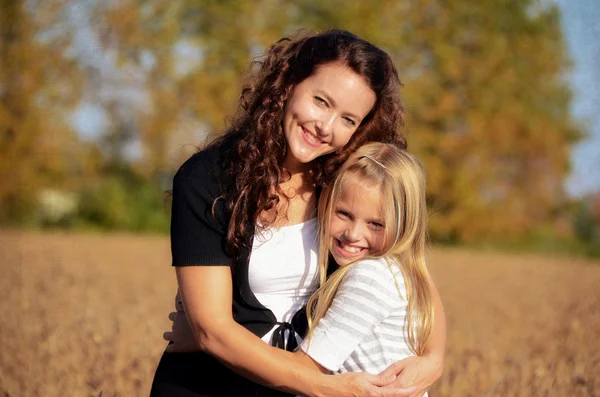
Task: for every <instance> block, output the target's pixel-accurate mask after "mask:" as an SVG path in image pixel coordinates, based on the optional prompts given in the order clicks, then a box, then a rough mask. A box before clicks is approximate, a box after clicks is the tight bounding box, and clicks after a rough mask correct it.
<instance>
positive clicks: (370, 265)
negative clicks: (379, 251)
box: [342, 258, 405, 297]
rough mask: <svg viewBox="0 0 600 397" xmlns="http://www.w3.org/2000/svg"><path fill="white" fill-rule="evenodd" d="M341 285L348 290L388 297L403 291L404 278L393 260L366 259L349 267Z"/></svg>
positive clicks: (395, 295)
mask: <svg viewBox="0 0 600 397" xmlns="http://www.w3.org/2000/svg"><path fill="white" fill-rule="evenodd" d="M350 266H351V268H350V269H348V271H347V273H346V275H345V276H344V280H343V281H342V283H343V284H345V285H346V286H348V287H350V288H360V289H367V290H370V291H372V292H377V293H378V294H384V295H388V296H390V297H392V296H394V297H397V296H398V290H399V289H401V290H404V289H405V286H404V277H403V276H402V271H401V270H400V267H399V265H398V264H397V263H396V261H395V260H394V259H393V258H368V259H363V260H360V261H358V262H355V263H353V264H352V265H350Z"/></svg>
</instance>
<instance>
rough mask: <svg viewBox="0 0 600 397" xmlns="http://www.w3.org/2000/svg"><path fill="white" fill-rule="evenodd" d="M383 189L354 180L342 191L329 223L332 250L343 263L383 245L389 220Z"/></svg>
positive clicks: (337, 259)
mask: <svg viewBox="0 0 600 397" xmlns="http://www.w3.org/2000/svg"><path fill="white" fill-rule="evenodd" d="M381 199H382V194H381V189H380V188H379V187H378V186H376V185H373V184H368V183H367V184H365V183H359V182H358V181H353V182H351V183H350V184H349V185H348V186H347V187H346V188H345V190H344V191H343V192H342V194H341V195H340V199H339V200H338V201H337V203H336V204H335V207H334V211H333V213H332V215H331V220H330V224H329V233H330V236H331V243H330V244H331V245H330V252H331V255H332V256H333V258H334V259H335V261H336V262H337V264H338V265H339V266H345V265H348V264H349V263H351V262H354V261H356V260H358V259H361V258H364V257H366V256H368V255H370V254H372V253H374V252H377V251H380V250H381V248H382V247H383V243H384V236H385V223H384V221H383V217H382V214H381Z"/></svg>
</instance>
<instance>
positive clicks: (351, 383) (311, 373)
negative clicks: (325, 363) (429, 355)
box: [176, 266, 414, 397]
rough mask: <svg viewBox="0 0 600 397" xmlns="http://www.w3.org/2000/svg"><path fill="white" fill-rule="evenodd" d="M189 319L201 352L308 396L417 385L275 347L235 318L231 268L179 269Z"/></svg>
mask: <svg viewBox="0 0 600 397" xmlns="http://www.w3.org/2000/svg"><path fill="white" fill-rule="evenodd" d="M176 271H177V280H178V283H179V289H180V293H181V297H182V298H183V299H182V300H183V305H184V308H185V312H186V314H187V318H188V321H189V324H190V327H191V331H192V333H193V335H194V338H195V340H196V342H197V343H198V345H199V347H200V350H202V351H204V352H206V353H208V354H210V355H212V356H214V357H216V358H217V359H219V360H220V361H221V362H222V363H223V364H225V365H226V366H228V367H230V368H231V369H232V370H234V371H235V372H237V373H239V374H241V375H243V376H245V377H247V378H249V379H251V380H253V381H255V382H257V383H261V384H263V385H265V386H268V387H271V388H274V389H278V390H282V391H285V392H289V393H297V394H301V395H305V396H396V397H401V396H409V395H410V394H411V393H412V392H414V388H408V389H393V388H385V389H384V388H381V387H377V386H382V385H384V384H387V383H389V381H391V380H393V379H394V376H376V375H370V374H365V373H353V374H344V375H336V376H331V375H325V374H322V373H321V372H319V371H317V370H316V369H315V368H314V367H313V368H310V367H308V366H304V365H300V364H301V363H300V362H299V360H298V359H297V358H294V354H293V353H290V352H286V351H284V350H281V349H278V348H275V347H272V346H269V345H267V344H266V343H264V342H263V341H262V340H260V339H259V338H258V337H256V335H254V334H252V333H251V332H250V331H248V330H247V329H246V328H244V327H242V326H241V325H239V324H238V323H237V322H235V321H234V320H233V315H232V311H231V308H232V298H231V297H232V288H233V287H232V281H231V270H230V268H229V267H228V266H185V267H177V268H176Z"/></svg>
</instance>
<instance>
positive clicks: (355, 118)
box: [283, 63, 377, 170]
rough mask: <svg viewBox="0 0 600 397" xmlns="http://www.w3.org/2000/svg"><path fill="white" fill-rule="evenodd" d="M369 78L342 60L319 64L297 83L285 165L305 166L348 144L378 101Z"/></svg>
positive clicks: (286, 122)
mask: <svg viewBox="0 0 600 397" xmlns="http://www.w3.org/2000/svg"><path fill="white" fill-rule="evenodd" d="M376 99H377V98H376V95H375V92H373V90H372V89H371V88H370V87H369V85H368V84H367V82H366V81H365V79H364V78H363V77H362V76H360V75H358V74H356V73H354V72H353V71H352V70H351V69H350V68H348V67H347V66H345V65H343V64H341V63H328V64H325V65H321V66H319V67H318V68H317V69H316V70H315V72H314V73H313V74H312V75H310V76H309V77H307V78H306V79H305V80H304V81H302V82H301V83H300V84H298V85H297V86H296V87H294V90H293V92H292V95H291V97H290V98H289V100H288V103H287V107H286V110H285V114H284V116H283V131H284V134H285V139H286V141H287V144H288V151H287V155H286V159H285V163H284V164H285V166H286V168H288V169H289V170H296V169H299V168H300V169H301V168H303V167H302V165H306V164H308V163H310V162H311V161H313V160H314V159H316V158H317V157H319V156H322V155H324V154H327V153H331V152H334V151H336V150H338V149H340V148H342V147H344V146H345V145H346V144H347V143H348V141H349V140H350V138H351V137H352V135H353V134H354V132H355V131H356V129H357V128H358V126H359V125H360V123H361V122H362V120H363V119H364V118H365V117H366V116H367V115H368V114H369V112H370V111H371V109H372V108H373V106H374V105H375V101H376Z"/></svg>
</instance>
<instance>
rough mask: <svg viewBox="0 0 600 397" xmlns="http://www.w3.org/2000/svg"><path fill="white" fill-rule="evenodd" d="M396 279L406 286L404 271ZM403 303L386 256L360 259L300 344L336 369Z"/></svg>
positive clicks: (328, 367)
mask: <svg viewBox="0 0 600 397" xmlns="http://www.w3.org/2000/svg"><path fill="white" fill-rule="evenodd" d="M396 282H397V283H398V285H399V286H400V287H401V288H403V279H402V277H401V275H400V276H397V277H396ZM404 304H405V302H404V301H403V299H402V298H401V297H400V293H399V291H398V288H397V284H396V283H395V282H394V276H393V274H392V272H391V271H390V269H389V268H388V267H387V263H386V262H385V260H383V259H375V260H365V261H361V262H358V263H356V264H354V265H353V268H352V269H350V270H349V271H348V273H347V274H346V276H345V277H344V279H343V280H342V282H341V284H340V287H339V289H338V291H337V293H336V296H335V298H334V300H333V302H332V304H331V307H330V308H329V310H328V311H327V313H326V315H325V317H324V318H322V319H321V321H319V323H318V324H317V327H316V328H315V332H314V333H313V337H312V339H311V340H310V341H308V340H305V341H304V342H303V344H302V346H301V347H302V349H303V350H304V351H305V352H306V353H307V354H308V355H310V356H311V357H312V358H313V359H314V360H315V361H317V362H318V363H319V364H321V365H323V366H324V367H325V368H327V369H329V370H331V371H337V370H338V369H339V368H340V367H341V366H342V364H343V363H344V362H345V361H346V359H347V358H348V357H349V356H350V355H351V354H352V352H353V351H354V350H355V349H356V348H357V346H358V345H359V343H360V342H361V341H363V340H365V339H366V338H367V337H369V336H372V334H373V329H374V328H375V327H376V326H377V325H379V324H380V323H381V322H382V321H383V320H384V319H385V318H387V317H388V316H390V314H391V313H392V312H394V311H397V310H399V309H400V308H401V307H402V306H403V305H404Z"/></svg>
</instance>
